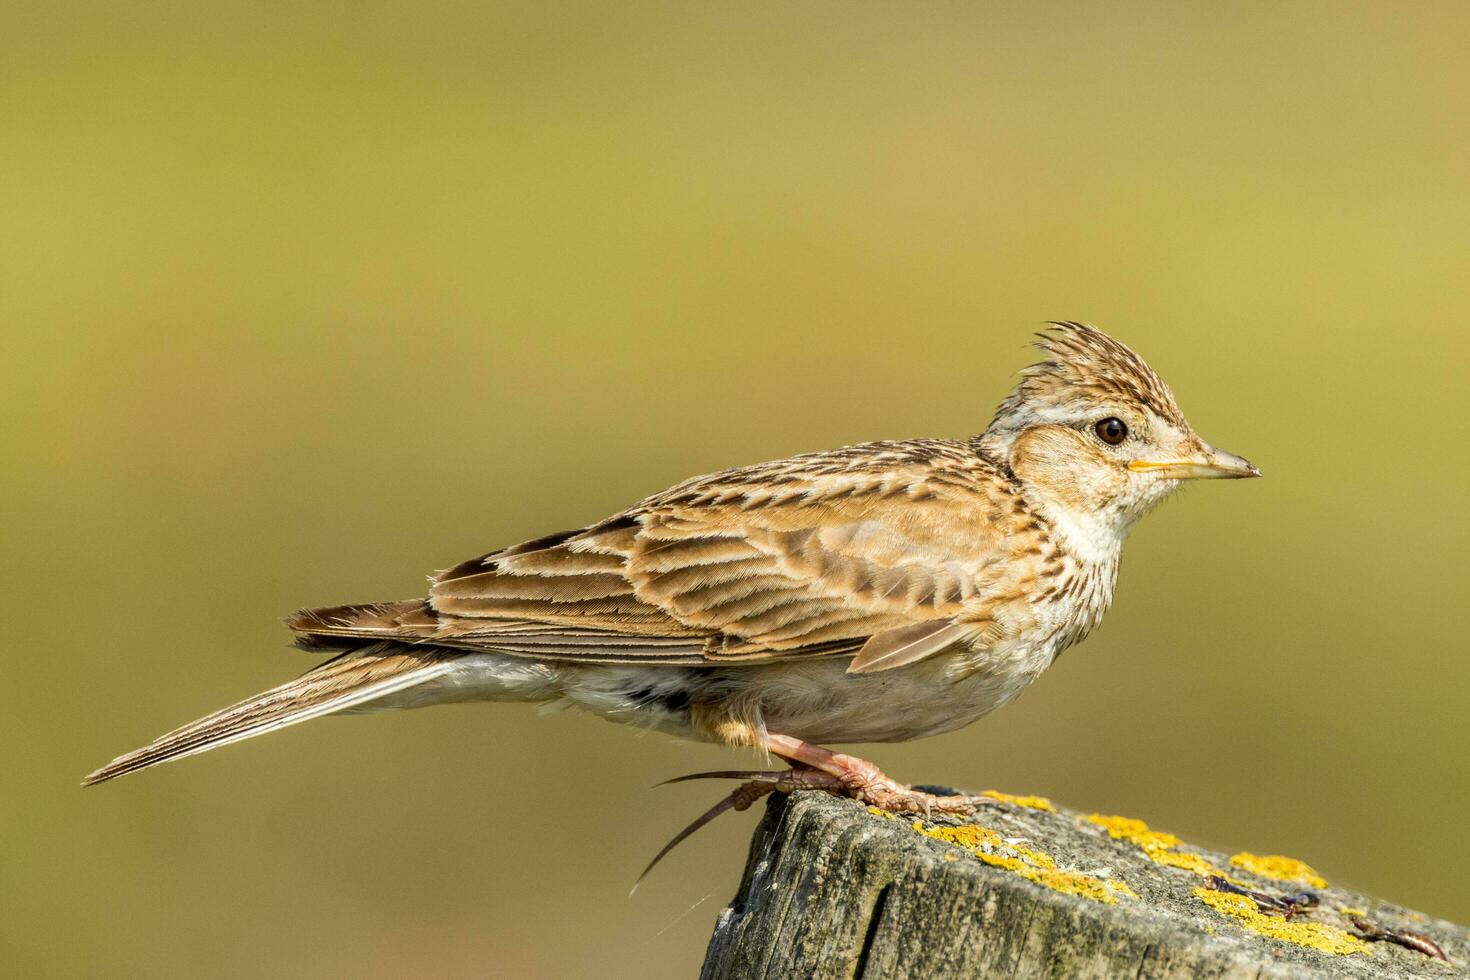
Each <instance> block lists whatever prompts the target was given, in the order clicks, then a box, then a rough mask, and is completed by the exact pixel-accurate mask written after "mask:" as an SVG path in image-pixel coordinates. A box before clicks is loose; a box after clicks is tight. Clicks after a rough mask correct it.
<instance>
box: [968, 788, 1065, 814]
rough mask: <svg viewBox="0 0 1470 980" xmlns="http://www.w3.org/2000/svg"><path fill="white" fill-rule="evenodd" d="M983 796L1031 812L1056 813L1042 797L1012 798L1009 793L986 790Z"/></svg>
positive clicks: (1049, 802) (1055, 809)
mask: <svg viewBox="0 0 1470 980" xmlns="http://www.w3.org/2000/svg"><path fill="white" fill-rule="evenodd" d="M983 795H985V796H988V797H990V798H991V799H994V800H1002V801H1004V802H1006V803H1009V804H1011V805H1012V806H1024V807H1027V808H1029V809H1032V810H1045V811H1046V812H1047V813H1056V812H1057V808H1056V807H1054V806H1052V803H1051V800H1049V799H1047V798H1046V797H1044V796H1013V795H1012V794H1010V793H1002V792H1001V791H1000V790H998V789H987V790H986V791H985V793H984V794H983Z"/></svg>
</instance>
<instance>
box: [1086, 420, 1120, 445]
mask: <svg viewBox="0 0 1470 980" xmlns="http://www.w3.org/2000/svg"><path fill="white" fill-rule="evenodd" d="M1092 431H1093V432H1096V433H1097V437H1098V438H1099V439H1101V440H1102V441H1103V442H1105V443H1107V444H1108V445H1109V446H1116V445H1117V444H1118V443H1120V442H1122V441H1123V440H1124V439H1127V438H1128V426H1126V425H1124V424H1123V420H1122V419H1115V418H1106V419H1103V420H1102V421H1101V422H1099V423H1098V424H1097V425H1094V426H1093V427H1092Z"/></svg>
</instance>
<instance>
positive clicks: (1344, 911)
mask: <svg viewBox="0 0 1470 980" xmlns="http://www.w3.org/2000/svg"><path fill="white" fill-rule="evenodd" d="M1337 911H1338V912H1340V913H1341V914H1343V915H1356V916H1359V917H1361V916H1365V915H1367V914H1368V910H1367V909H1355V908H1350V907H1348V906H1346V905H1339V906H1338V907H1337Z"/></svg>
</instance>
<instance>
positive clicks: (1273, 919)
mask: <svg viewBox="0 0 1470 980" xmlns="http://www.w3.org/2000/svg"><path fill="white" fill-rule="evenodd" d="M1194 895H1195V897H1196V898H1198V899H1199V900H1200V901H1201V902H1204V903H1205V904H1206V905H1208V906H1209V907H1210V908H1212V909H1214V910H1215V911H1216V912H1219V913H1220V914H1221V915H1225V916H1229V917H1230V918H1231V919H1234V920H1235V922H1236V923H1238V924H1239V925H1241V926H1243V927H1245V928H1246V929H1249V930H1250V931H1251V932H1254V933H1258V934H1260V935H1262V936H1268V937H1270V938H1271V939H1279V940H1281V941H1282V942H1287V943H1294V944H1296V945H1298V946H1305V947H1307V948H1308V949H1315V950H1317V951H1319V952H1323V953H1331V954H1333V955H1336V956H1346V955H1348V954H1350V953H1366V952H1367V950H1368V944H1367V943H1365V942H1363V940H1361V939H1359V938H1358V937H1357V936H1354V935H1352V934H1350V933H1347V932H1344V931H1343V930H1341V929H1339V928H1337V927H1336V926H1329V925H1327V924H1326V923H1325V922H1297V921H1293V920H1290V919H1285V918H1282V917H1280V916H1275V915H1267V914H1265V913H1264V912H1262V911H1261V910H1260V909H1259V908H1257V907H1256V903H1255V902H1253V901H1251V900H1250V899H1249V898H1247V897H1246V896H1244V895H1235V894H1232V893H1231V892H1222V891H1215V890H1214V889H1212V888H1196V889H1194Z"/></svg>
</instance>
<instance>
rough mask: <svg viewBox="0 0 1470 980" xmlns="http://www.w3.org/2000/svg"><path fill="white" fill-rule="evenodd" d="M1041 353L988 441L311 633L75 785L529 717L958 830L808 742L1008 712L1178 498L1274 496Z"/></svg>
mask: <svg viewBox="0 0 1470 980" xmlns="http://www.w3.org/2000/svg"><path fill="white" fill-rule="evenodd" d="M1038 347H1040V348H1041V350H1042V351H1043V352H1044V353H1045V354H1046V355H1047V359H1046V360H1045V361H1044V362H1042V363H1040V364H1037V365H1034V366H1032V367H1031V368H1028V369H1027V370H1026V371H1025V372H1023V375H1022V378H1021V381H1020V383H1019V384H1018V385H1017V388H1016V390H1015V391H1014V392H1013V393H1012V394H1011V395H1010V396H1009V397H1008V398H1007V399H1006V400H1005V401H1004V402H1002V404H1001V406H1000V409H999V410H998V412H997V413H996V416H995V418H994V420H993V421H992V422H991V424H990V426H989V427H988V428H987V430H986V431H985V432H984V433H983V434H982V435H980V436H977V437H975V438H974V439H971V440H968V441H963V442H959V441H947V440H912V441H905V442H882V443H870V444H867V445H860V446H852V447H848V448H846V449H838V450H834V451H830V452H822V453H812V454H809V455H804V456H796V457H792V458H790V459H784V460H779V461H776V462H771V463H762V464H758V465H755V466H748V467H743V468H740V469H733V470H726V471H724V472H721V473H716V474H713V475H709V476H701V477H696V478H694V479H692V480H688V481H686V482H684V483H681V484H679V485H677V486H675V487H672V488H671V489H668V490H665V491H663V492H661V493H657V494H654V495H652V496H650V497H648V498H647V499H645V500H643V501H641V502H640V503H638V504H635V505H634V506H632V507H630V508H628V509H627V510H624V511H622V512H620V513H618V514H615V515H613V516H612V517H610V518H608V519H606V520H604V521H601V522H598V523H596V524H591V525H588V526H586V527H583V528H580V529H578V530H575V531H568V532H563V533H560V534H553V535H549V536H547V537H543V538H539V539H536V540H533V541H528V542H526V543H524V544H520V545H516V546H514V547H510V548H505V549H502V550H500V551H495V552H491V553H490V554H487V555H483V556H481V557H478V558H474V559H471V560H469V561H466V562H462V563H461V564H459V565H456V566H454V567H453V568H450V569H448V570H446V571H443V572H440V573H439V574H438V575H436V576H435V577H434V578H433V580H432V583H433V584H432V587H431V588H430V592H429V596H428V597H427V598H426V599H415V600H408V601H402V602H390V603H376V604H372V605H361V606H339V607H334V608H326V609H312V610H306V611H303V612H300V613H297V614H296V615H294V616H292V617H291V618H290V619H289V620H288V625H289V626H290V628H291V629H292V630H293V631H295V632H296V634H297V636H298V640H299V642H300V643H301V644H302V645H303V646H306V647H310V648H314V649H318V648H319V649H327V650H333V651H337V653H338V655H337V656H336V657H335V658H334V659H332V660H330V661H328V662H327V663H326V664H324V665H322V666H321V667H318V668H317V669H316V670H313V671H311V672H309V673H307V674H306V675H305V676H303V677H301V678H299V679H298V680H296V681H292V682H290V683H288V684H285V685H282V686H281V687H279V688H276V689H274V690H273V691H269V692H266V693H265V694H262V695H259V696H257V697H255V698H252V699H249V700H248V701H245V702H242V703H241V704H240V705H237V706H235V707H233V708H229V709H226V710H224V711H222V712H219V713H217V714H215V715H211V716H209V717H207V718H204V719H201V720H200V721H198V722H195V723H193V724H191V725H188V726H185V727H184V728H182V729H179V730H178V731H176V732H171V733H169V734H167V735H164V736H162V737H161V738H159V739H158V740H156V741H155V742H154V743H152V744H151V745H149V746H146V747H145V748H142V749H139V750H138V751H136V752H133V753H130V754H128V755H125V756H122V757H120V758H119V759H117V760H115V761H114V762H112V763H109V764H108V765H107V766H104V767H103V768H102V769H99V770H98V771H97V772H95V773H93V774H92V775H91V776H89V777H88V778H87V781H88V782H100V781H102V780H105V779H110V778H112V777H114V776H117V775H121V774H122V773H125V772H130V771H132V770H134V769H139V768H143V767H145V766H150V765H153V764H156V763H159V762H164V761H168V760H169V759H173V758H177V757H180V756H183V755H188V754H192V753H194V752H199V751H203V750H205V749H207V748H211V747H213V746H215V745H219V744H224V743H225V742H229V741H236V740H239V739H241V738H246V737H249V736H251V735H255V734H260V733H262V732H264V731H269V730H273V729H275V728H279V727H284V726H285V725H289V724H293V723H295V722H297V721H300V720H305V719H306V718H309V717H316V716H317V715H321V714H329V713H337V712H340V711H360V710H372V709H377V708H384V707H412V706H417V705H421V704H435V703H443V702H447V701H462V700H528V701H544V702H552V701H563V702H569V703H571V704H574V705H576V706H579V707H582V708H585V709H587V710H590V711H593V712H595V713H597V714H600V715H602V716H604V717H607V718H610V719H612V720H616V721H622V722H625V723H630V724H635V725H640V726H644V727H650V728H656V729H659V730H662V731H666V732H670V733H672V734H676V735H680V736H684V737H690V738H697V739H702V740H711V741H721V742H726V743H729V744H736V745H751V746H755V747H757V748H760V749H764V750H766V751H769V752H772V753H774V754H777V755H780V756H782V757H784V758H786V759H788V760H789V761H791V762H792V763H793V764H794V765H795V766H797V767H798V768H797V770H796V772H797V773H798V775H791V774H787V775H784V776H764V777H761V778H760V779H758V780H757V781H756V782H754V783H752V784H750V785H748V786H747V787H744V788H742V790H741V791H737V793H736V794H732V797H731V798H730V799H729V800H727V804H728V805H740V804H742V803H743V802H748V799H746V797H750V798H753V796H752V794H755V795H759V793H761V792H766V791H769V790H770V789H772V788H775V789H791V788H808V787H811V786H817V787H820V788H828V789H834V790H839V791H845V792H849V793H852V794H853V795H856V796H859V797H860V798H865V799H869V800H872V801H875V802H879V803H881V804H883V805H889V806H894V807H899V808H905V807H907V808H915V807H931V806H936V805H938V806H946V805H951V803H950V802H949V801H945V800H942V799H937V798H933V797H927V796H925V795H924V794H920V793H915V792H913V791H911V790H908V789H907V787H903V786H901V785H900V784H897V783H894V782H892V781H891V780H888V779H887V778H886V777H884V776H883V775H882V774H881V773H879V772H878V771H877V769H876V768H874V767H872V766H871V765H870V764H868V763H864V762H862V760H858V759H854V758H852V757H849V756H840V755H834V754H832V753H829V752H827V751H826V750H824V749H821V748H819V747H818V746H816V745H814V744H811V743H815V742H820V741H844V742H849V741H897V740H903V739H909V738H917V737H922V736H924V735H930V734H935V733H937V732H942V731H948V730H951V729H954V728H958V727H960V726H962V725H965V724H968V723H969V722H971V721H973V720H975V719H976V718H979V717H980V716H982V715H984V714H985V713H987V712H988V711H991V710H993V709H994V708H995V707H997V706H999V705H1001V704H1004V703H1005V702H1007V701H1009V700H1011V699H1012V698H1014V697H1015V696H1016V695H1017V694H1019V693H1020V692H1021V691H1022V690H1023V689H1024V688H1025V687H1026V686H1027V685H1028V684H1029V683H1030V682H1031V681H1032V680H1034V679H1035V678H1036V677H1037V676H1039V675H1040V674H1041V672H1042V671H1044V670H1045V669H1046V667H1047V666H1049V665H1050V664H1051V662H1052V661H1053V660H1054V659H1055V657H1056V656H1057V654H1059V653H1060V652H1061V651H1062V650H1063V649H1065V648H1066V647H1067V646H1069V645H1071V644H1072V643H1075V642H1077V641H1078V640H1080V639H1082V638H1083V637H1084V636H1085V635H1086V634H1087V632H1088V631H1089V630H1090V629H1092V627H1093V626H1095V625H1096V624H1097V622H1098V621H1099V620H1100V619H1101V617H1102V615H1103V613H1104V612H1105V611H1106V609H1107V606H1108V603H1109V601H1110V599H1111V595H1112V589H1113V583H1114V580H1115V577H1116V574H1117V563H1118V556H1119V553H1120V549H1121V546H1122V542H1123V538H1124V536H1125V534H1126V532H1127V529H1128V527H1129V526H1131V524H1132V523H1133V522H1134V521H1135V520H1137V518H1138V517H1140V516H1141V515H1142V514H1143V513H1145V512H1146V511H1147V510H1148V509H1149V508H1150V507H1152V506H1153V505H1154V504H1155V503H1157V502H1158V501H1159V500H1161V499H1162V498H1163V497H1164V496H1165V495H1167V494H1168V493H1169V492H1170V491H1171V490H1173V489H1174V488H1175V487H1176V486H1177V485H1178V484H1179V482H1180V480H1182V479H1188V478H1194V477H1240V476H1255V475H1259V474H1258V473H1257V471H1256V470H1255V469H1254V467H1252V466H1250V464H1249V463H1247V462H1245V461H1244V460H1242V459H1239V458H1238V457H1234V456H1231V455H1230V454H1228V453H1222V452H1220V451H1218V450H1214V449H1212V448H1210V447H1209V446H1208V445H1206V444H1205V443H1204V442H1203V441H1201V440H1200V439H1199V438H1198V437H1197V436H1195V435H1194V433H1193V431H1192V429H1190V427H1189V424H1188V423H1187V422H1186V421H1185V420H1184V417H1183V415H1182V413H1180V411H1179V408H1178V406H1177V405H1176V404H1175V401H1174V398H1173V395H1172V394H1171V393H1170V391H1169V389H1168V387H1167V386H1166V385H1165V384H1164V383H1163V381H1162V380H1161V379H1159V377H1158V376H1157V375H1156V374H1155V373H1154V372H1153V371H1152V370H1151V369H1149V367H1148V366H1147V365H1146V364H1145V363H1144V362H1143V361H1142V359H1140V358H1139V357H1138V356H1137V355H1135V354H1134V353H1133V352H1132V351H1130V350H1128V348H1126V347H1124V346H1123V345H1122V344H1120V343H1118V342H1117V341H1115V340H1113V339H1112V338H1110V337H1108V336H1106V335H1105V334H1103V333H1101V332H1099V331H1097V330H1095V329H1093V328H1091V327H1085V326H1081V325H1079V324H1074V323H1063V324H1056V325H1055V327H1054V329H1053V330H1051V331H1050V332H1048V333H1046V334H1044V335H1042V340H1041V341H1040V342H1039V344H1038ZM1120 432H1121V433H1122V434H1121V435H1120V434H1119V433H1120ZM1115 436H1117V437H1118V441H1117V442H1116V443H1115V442H1113V438H1114V437H1115ZM742 793H743V794H744V796H742V795H741V794H742ZM963 802H964V801H960V802H958V803H953V804H952V805H956V806H958V805H963Z"/></svg>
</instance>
